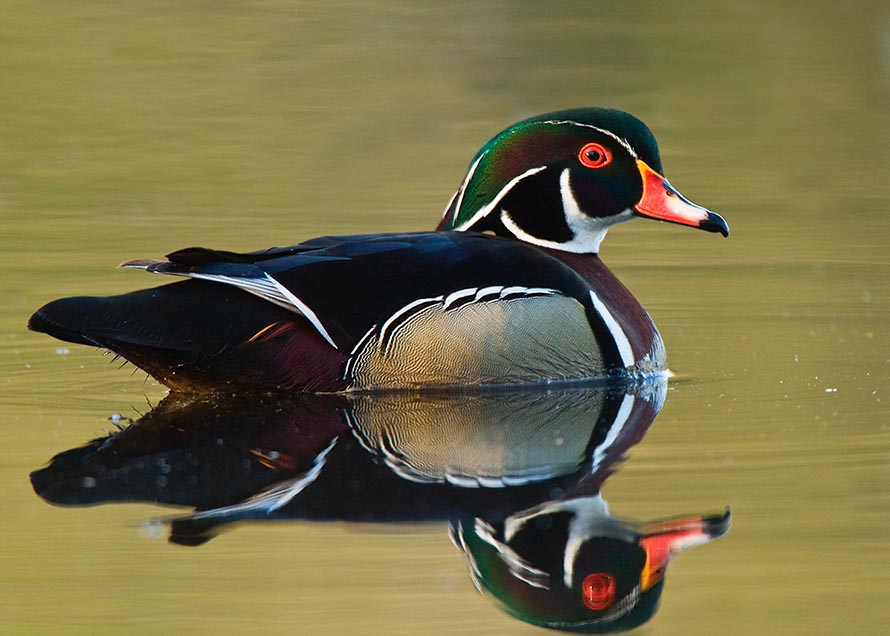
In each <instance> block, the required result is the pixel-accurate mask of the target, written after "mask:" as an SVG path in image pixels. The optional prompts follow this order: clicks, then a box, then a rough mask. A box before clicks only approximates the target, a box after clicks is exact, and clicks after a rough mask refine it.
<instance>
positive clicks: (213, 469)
mask: <svg viewBox="0 0 890 636" xmlns="http://www.w3.org/2000/svg"><path fill="white" fill-rule="evenodd" d="M665 389H666V386H665V380H664V379H663V378H661V379H659V380H656V381H649V382H642V383H621V384H618V385H614V384H609V385H599V386H592V387H581V386H577V387H572V388H562V389H558V390H552V389H550V390H548V389H541V388H536V389H533V390H525V391H514V392H503V391H492V392H490V393H484V392H482V393H480V392H476V393H468V394H463V395H453V394H450V395H449V394H438V395H436V394H417V393H413V394H412V393H395V394H388V395H380V394H375V395H358V394H355V395H342V394H341V395H302V396H299V397H298V398H293V397H291V396H286V397H285V396H277V395H262V396H240V397H239V396H228V397H221V396H204V397H196V396H185V395H177V394H171V395H170V396H168V398H166V399H165V400H164V401H163V402H162V403H161V404H160V405H158V407H157V408H155V409H154V410H153V411H151V412H150V413H148V414H146V415H145V416H143V417H142V418H140V419H139V420H137V421H135V422H133V423H132V424H131V425H130V426H127V427H125V428H124V429H122V430H121V431H119V432H116V433H114V434H113V435H111V436H110V437H107V438H103V439H98V440H94V441H92V442H90V443H88V444H86V445H85V446H83V447H81V448H75V449H72V450H69V451H65V452H63V453H60V454H59V455H57V456H56V457H54V458H53V460H52V461H51V463H50V465H49V466H47V467H46V468H43V469H41V470H37V471H35V472H34V473H32V475H31V480H32V483H33V486H34V489H35V491H36V492H37V493H38V494H39V495H40V496H41V497H43V498H44V499H46V500H47V501H50V502H52V503H56V504H61V505H91V504H97V503H105V502H114V501H148V502H156V503H167V504H177V505H187V506H191V507H194V508H195V511H194V512H193V513H192V514H188V515H185V516H181V517H176V518H173V519H169V520H167V522H168V523H169V527H170V540H171V541H173V542H175V543H179V544H183V545H200V544H202V543H204V542H206V541H208V540H210V539H212V538H213V537H214V536H216V535H217V534H218V533H219V532H220V531H221V530H223V529H225V528H231V527H234V526H235V525H236V524H238V523H240V522H245V521H254V522H257V521H273V520H274V521H289V520H290V521H293V520H304V521H312V520H339V521H361V522H378V523H379V522H386V523H397V522H401V521H443V522H448V523H449V526H450V528H451V535H452V538H453V540H454V542H455V543H456V544H457V545H458V547H459V548H460V549H461V551H462V553H463V554H464V556H465V558H466V560H467V563H468V565H469V566H470V572H471V575H472V579H473V581H474V583H475V584H476V585H477V587H479V589H480V590H484V591H487V592H489V593H491V594H492V595H493V596H494V597H495V598H497V599H498V600H499V602H500V603H501V604H502V605H503V606H504V607H505V608H506V609H507V611H508V612H510V613H511V614H513V615H515V616H517V617H519V618H521V619H522V620H525V621H528V622H531V623H535V624H538V625H547V626H551V627H558V628H560V629H566V630H568V629H581V630H586V631H604V630H605V628H606V627H607V626H609V625H611V626H612V627H611V629H623V628H626V627H628V626H629V625H631V623H634V621H636V623H639V622H642V620H645V617H648V616H649V615H651V613H652V611H654V607H655V602H656V600H657V597H658V595H659V594H660V591H661V586H662V584H663V578H662V577H663V575H664V567H665V566H666V564H667V559H668V557H669V556H670V555H671V554H672V553H673V552H675V551H676V550H678V549H679V548H680V547H683V546H686V545H692V544H695V543H697V542H702V541H704V540H707V539H709V538H713V537H716V536H719V535H720V534H722V533H723V532H724V531H725V529H726V525H727V522H728V517H726V518H721V519H719V520H718V519H716V518H701V517H697V518H695V519H697V521H694V520H693V521H690V520H686V521H684V522H682V523H680V522H677V523H675V524H669V525H667V526H664V527H662V528H661V529H651V528H648V527H639V526H637V525H635V524H632V523H629V522H625V521H621V520H618V519H614V518H612V517H611V516H610V515H609V512H608V508H607V507H606V504H605V503H604V502H603V500H602V498H601V497H600V494H599V493H600V490H601V488H602V485H603V483H604V482H605V480H606V479H607V478H608V477H609V476H610V475H611V474H612V472H613V471H614V470H615V467H616V465H617V462H618V461H619V460H621V459H622V458H623V457H624V455H625V453H626V452H627V450H628V449H629V448H630V447H631V446H633V445H634V444H636V443H638V442H639V441H640V440H641V439H642V438H643V435H644V434H645V432H646V430H647V429H648V427H649V425H650V424H651V423H652V421H653V420H654V418H655V416H656V415H657V413H658V410H659V409H660V408H661V405H662V403H663V400H664V396H665ZM443 440H447V443H443ZM398 540H399V534H398V533H396V534H394V535H393V541H398ZM646 608H649V609H646ZM579 612H580V615H579Z"/></svg>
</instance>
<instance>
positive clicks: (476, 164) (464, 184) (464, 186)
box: [445, 150, 488, 216]
mask: <svg viewBox="0 0 890 636" xmlns="http://www.w3.org/2000/svg"><path fill="white" fill-rule="evenodd" d="M487 154H488V151H487V150H486V151H485V152H483V153H482V154H481V155H479V157H477V159H476V161H474V162H473V165H471V166H470V169H469V170H467V175H466V176H465V177H464V180H463V181H462V182H461V184H460V187H459V188H458V189H457V192H455V193H454V196H452V197H451V201H449V202H448V205H447V206H445V214H448V210H450V209H451V204H452V203H454V199H455V197H457V205H456V206H455V207H454V214H455V216H456V215H457V213H458V212H460V206H461V205H462V204H463V202H464V192H466V191H467V184H469V183H470V179H472V178H473V175H474V174H475V173H476V168H478V167H479V162H480V161H482V158H483V157H485V155H487Z"/></svg>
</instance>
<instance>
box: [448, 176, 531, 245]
mask: <svg viewBox="0 0 890 636" xmlns="http://www.w3.org/2000/svg"><path fill="white" fill-rule="evenodd" d="M546 168H547V166H538V167H537V168H530V169H529V170H526V171H525V172H523V173H522V174H521V175H519V176H518V177H513V178H512V179H510V181H509V182H508V183H507V185H505V186H504V187H503V188H501V191H500V192H498V194H497V196H496V197H495V198H494V199H492V200H491V201H489V202H488V203H487V204H486V205H484V206H482V207H481V208H479V210H478V211H477V212H476V214H474V215H473V218H471V219H470V220H469V221H467V222H466V223H461V224H460V225H458V226H456V227H455V228H454V229H455V230H466V229H467V228H469V227H472V226H473V225H475V224H476V223H478V222H479V220H480V219H482V218H483V217H486V216H488V214H489V213H490V212H491V211H492V210H494V209H495V207H497V205H498V203H500V200H501V199H503V198H504V196H505V195H506V194H507V193H508V192H509V191H510V190H512V189H513V187H514V186H515V185H516V184H517V183H519V182H520V181H522V180H523V179H525V178H526V177H530V176H531V175H533V174H537V173H539V172H541V170H544V169H546ZM474 169H475V166H474ZM462 197H463V193H461V198H462ZM458 211H459V210H458Z"/></svg>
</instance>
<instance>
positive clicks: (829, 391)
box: [825, 386, 837, 393]
mask: <svg viewBox="0 0 890 636" xmlns="http://www.w3.org/2000/svg"><path fill="white" fill-rule="evenodd" d="M825 392H826V393H837V387H835V386H830V387H828V388H827V389H825Z"/></svg>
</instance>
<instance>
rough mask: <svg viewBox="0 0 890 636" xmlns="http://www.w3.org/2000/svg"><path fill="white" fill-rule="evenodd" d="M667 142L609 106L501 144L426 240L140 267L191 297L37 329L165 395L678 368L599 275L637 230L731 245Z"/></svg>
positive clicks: (126, 302)
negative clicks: (678, 175) (125, 364)
mask: <svg viewBox="0 0 890 636" xmlns="http://www.w3.org/2000/svg"><path fill="white" fill-rule="evenodd" d="M662 173H663V170H662V167H661V159H660V157H659V152H658V147H657V145H656V142H655V137H654V136H653V135H652V133H651V131H650V130H649V129H648V128H647V127H646V125H645V124H643V123H642V122H641V121H640V120H638V119H636V118H635V117H633V116H632V115H629V114H627V113H624V112H621V111H618V110H611V109H603V108H579V109H574V110H566V111H560V112H554V113H548V114H544V115H539V116H536V117H532V118H530V119H526V120H524V121H521V122H519V123H517V124H514V125H513V126H510V127H509V128H507V129H506V130H504V131H503V132H501V133H500V134H498V135H497V136H495V137H494V138H493V139H491V140H490V141H489V142H488V143H487V144H485V146H483V147H482V149H481V150H480V151H479V152H478V154H477V155H476V156H475V157H474V159H473V160H472V162H471V163H470V167H469V170H468V171H467V174H466V176H465V177H464V179H463V182H462V183H461V185H460V187H459V188H458V190H457V192H456V193H455V195H454V196H453V197H452V199H451V201H450V202H449V204H448V206H447V208H446V210H445V214H444V216H443V218H442V220H441V222H440V223H439V225H438V227H437V228H436V230H435V231H433V232H420V233H410V234H374V235H357V236H340V237H322V238H316V239H312V240H309V241H306V242H304V243H301V244H298V245H293V246H290V247H275V248H269V249H266V250H262V251H258V252H249V253H243V254H242V253H234V252H227V251H220V250H212V249H206V248H197V247H193V248H187V249H183V250H179V251H177V252H174V253H172V254H170V255H168V256H167V259H168V260H167V261H154V260H134V261H128V262H126V263H123V265H122V267H129V268H140V269H145V270H147V271H149V272H154V273H158V274H167V275H173V276H181V277H186V278H188V279H190V280H187V281H182V282H179V283H176V284H172V285H166V286H162V287H158V288H154V289H148V290H142V291H136V292H132V293H128V294H123V295H120V296H113V297H106V298H100V297H74V298H64V299H60V300H56V301H54V302H51V303H49V304H47V305H45V306H44V307H42V308H41V309H39V310H38V311H37V312H36V313H35V314H34V315H33V316H32V317H31V319H30V321H29V323H28V326H29V328H31V329H32V330H35V331H41V332H45V333H48V334H50V335H52V336H54V337H56V338H59V339H61V340H66V341H70V342H75V343H81V344H87V345H93V346H97V347H102V348H105V349H108V350H110V351H112V352H114V353H115V354H116V355H118V356H121V357H123V358H125V359H127V360H129V361H130V362H132V363H133V364H135V365H136V366H138V367H140V368H142V369H144V370H145V371H146V372H148V373H149V374H150V375H152V376H154V377H155V378H157V379H158V380H159V381H160V382H162V383H164V384H166V385H167V386H168V387H170V388H171V389H173V390H182V391H195V392H200V391H214V390H229V391H230V390H265V389H275V388H277V389H288V390H301V391H319V392H338V391H347V390H367V389H394V388H414V389H417V388H424V387H441V386H446V387H461V386H480V385H510V384H528V383H549V382H559V381H566V380H576V379H583V378H609V377H637V376H645V375H647V374H654V373H659V372H663V371H664V370H665V369H666V360H665V353H664V347H663V344H662V340H661V337H660V336H659V334H658V331H657V329H656V328H655V325H654V324H653V323H652V320H651V319H650V318H649V316H648V314H647V313H646V311H645V310H644V309H643V308H642V306H640V304H639V302H638V301H637V300H636V299H635V298H634V297H633V295H632V294H631V293H630V292H629V291H628V290H627V288H625V287H624V285H622V284H621V282H620V281H619V280H618V279H617V278H616V277H615V276H614V274H612V273H611V272H610V271H609V270H608V268H606V266H605V265H604V264H603V263H602V261H600V259H599V257H598V255H597V253H598V251H599V246H600V243H601V242H602V240H603V238H604V237H605V235H606V232H607V230H608V229H609V228H610V227H611V226H612V225H615V224H617V223H622V222H624V221H628V220H630V219H631V218H633V217H636V216H642V217H648V218H653V219H657V220H661V221H668V222H672V223H679V224H682V225H688V226H691V227H697V228H700V229H703V230H706V231H709V232H720V233H721V234H723V235H724V236H728V235H729V229H728V226H727V224H726V222H725V221H724V220H723V218H722V217H720V216H719V215H717V214H715V213H713V212H710V211H708V210H706V209H704V208H702V207H699V206H697V205H695V204H693V203H691V202H690V201H688V200H687V199H685V198H684V197H683V196H682V195H681V194H680V193H679V192H678V191H677V190H676V189H674V187H673V186H672V185H671V184H670V183H669V182H668V181H667V179H665V177H664V176H663V175H662Z"/></svg>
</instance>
